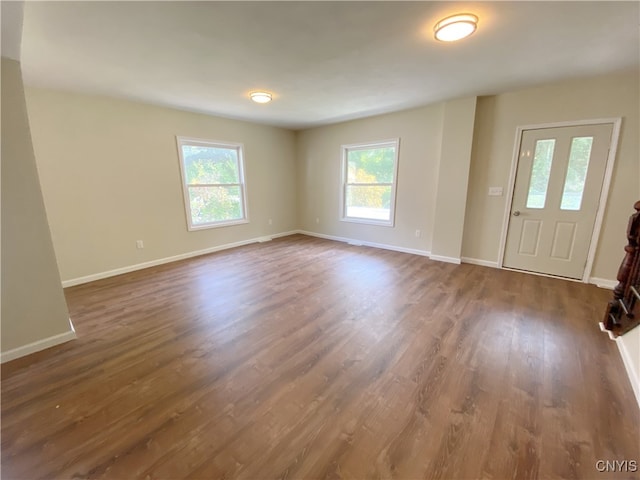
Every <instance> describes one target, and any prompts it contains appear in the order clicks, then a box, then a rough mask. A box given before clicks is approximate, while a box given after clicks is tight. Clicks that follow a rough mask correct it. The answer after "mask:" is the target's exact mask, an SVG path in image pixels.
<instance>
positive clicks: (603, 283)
mask: <svg viewBox="0 0 640 480" xmlns="http://www.w3.org/2000/svg"><path fill="white" fill-rule="evenodd" d="M589 283H592V284H594V285H596V286H598V287H600V288H606V289H607V290H613V289H614V288H616V285H618V281H617V280H609V279H608V278H598V277H590V278H589Z"/></svg>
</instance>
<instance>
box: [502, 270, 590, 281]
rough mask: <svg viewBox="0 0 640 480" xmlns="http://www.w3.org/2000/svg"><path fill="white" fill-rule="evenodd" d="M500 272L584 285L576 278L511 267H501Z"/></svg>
mask: <svg viewBox="0 0 640 480" xmlns="http://www.w3.org/2000/svg"><path fill="white" fill-rule="evenodd" d="M502 270H507V271H509V272H517V273H526V274H527V275H535V276H537V277H547V278H555V279H557V280H566V281H567V282H574V283H584V282H583V281H582V280H580V279H578V278H570V277H562V276H560V275H552V274H550V273H542V272H534V271H532V270H521V269H519V268H511V267H502Z"/></svg>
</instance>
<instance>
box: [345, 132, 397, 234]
mask: <svg viewBox="0 0 640 480" xmlns="http://www.w3.org/2000/svg"><path fill="white" fill-rule="evenodd" d="M384 146H392V147H393V149H394V150H393V151H394V159H393V182H392V183H391V184H390V185H391V198H390V200H391V205H390V206H389V220H376V219H371V218H362V217H348V216H347V209H346V205H345V200H346V190H347V187H348V184H347V168H348V165H347V154H348V152H349V150H369V149H372V148H376V147H384ZM399 159H400V137H397V138H392V139H389V140H378V141H375V142H363V143H353V144H349V145H341V146H340V161H341V162H342V163H341V171H342V174H341V182H342V185H341V187H340V215H339V216H338V219H339V220H340V221H341V222H351V223H363V224H367V225H377V226H381V227H393V226H395V217H396V193H397V185H398V161H399ZM363 185H367V184H363ZM375 185H387V184H386V183H380V184H375Z"/></svg>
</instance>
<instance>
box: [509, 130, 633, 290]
mask: <svg viewBox="0 0 640 480" xmlns="http://www.w3.org/2000/svg"><path fill="white" fill-rule="evenodd" d="M600 124H612V126H613V130H612V132H611V138H610V139H609V154H608V156H607V166H606V167H605V173H604V178H603V180H602V190H601V192H600V199H599V201H598V210H597V211H596V219H595V223H594V225H593V233H592V235H591V243H590V244H589V251H588V253H587V263H586V265H585V268H584V272H583V274H582V280H581V281H582V283H588V282H589V278H590V276H591V270H592V268H593V261H594V259H595V255H596V249H597V246H598V239H599V237H600V231H601V230H602V222H603V219H604V211H605V207H606V204H607V199H608V195H609V187H610V186H611V179H612V177H613V167H614V163H615V159H616V151H617V149H618V141H619V138H620V127H621V125H622V118H621V117H613V118H595V119H591V120H576V121H566V122H552V123H541V124H537V125H521V126H518V127H516V140H515V142H514V148H513V157H512V159H511V170H510V172H509V185H508V188H507V197H506V202H505V208H504V215H503V219H502V232H501V234H500V248H499V250H498V268H503V267H504V255H505V248H506V243H507V233H508V230H509V219H510V217H511V204H512V202H513V191H514V188H515V181H516V172H517V170H518V161H519V159H520V155H519V153H520V146H521V142H522V133H523V132H524V131H525V130H540V129H544V128H559V127H574V126H575V127H577V126H584V125H600ZM518 271H522V272H523V273H536V272H529V271H525V270H518ZM558 278H564V277H558ZM567 280H570V279H567Z"/></svg>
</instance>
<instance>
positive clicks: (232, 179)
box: [182, 145, 240, 185]
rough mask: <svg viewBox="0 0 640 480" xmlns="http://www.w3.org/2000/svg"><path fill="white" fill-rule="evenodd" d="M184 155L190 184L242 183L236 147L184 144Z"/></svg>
mask: <svg viewBox="0 0 640 480" xmlns="http://www.w3.org/2000/svg"><path fill="white" fill-rule="evenodd" d="M182 157H183V159H184V171H185V173H186V176H187V184H188V185H202V184H212V183H240V180H239V174H238V151H237V150H236V149H235V148H223V147H202V146H198V145H183V146H182Z"/></svg>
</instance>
